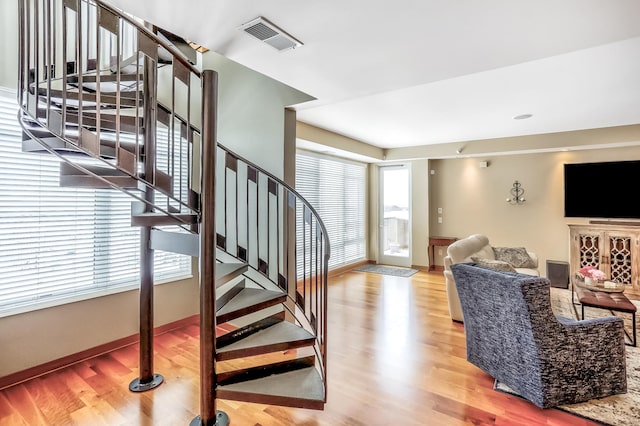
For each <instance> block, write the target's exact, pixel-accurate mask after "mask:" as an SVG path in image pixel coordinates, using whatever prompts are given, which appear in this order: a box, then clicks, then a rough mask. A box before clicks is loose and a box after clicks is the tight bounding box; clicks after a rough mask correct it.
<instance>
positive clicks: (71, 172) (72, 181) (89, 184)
mask: <svg viewBox="0 0 640 426" xmlns="http://www.w3.org/2000/svg"><path fill="white" fill-rule="evenodd" d="M82 167H83V168H85V169H87V170H88V171H90V172H92V173H95V174H96V175H98V176H102V177H103V178H104V179H106V180H107V181H109V182H110V183H112V184H114V185H117V186H119V187H121V188H127V189H134V190H137V189H139V182H138V181H137V180H136V179H134V178H132V177H131V176H129V175H128V174H126V173H124V172H121V171H119V170H118V169H115V168H111V167H105V166H99V165H90V164H83V165H82ZM60 186H62V187H73V188H102V189H105V188H106V189H110V188H111V185H109V184H108V183H106V182H104V181H103V180H101V179H99V178H97V177H95V176H93V175H91V174H88V173H85V172H83V171H82V170H80V169H77V168H76V167H75V166H73V165H72V164H70V163H65V162H61V163H60Z"/></svg>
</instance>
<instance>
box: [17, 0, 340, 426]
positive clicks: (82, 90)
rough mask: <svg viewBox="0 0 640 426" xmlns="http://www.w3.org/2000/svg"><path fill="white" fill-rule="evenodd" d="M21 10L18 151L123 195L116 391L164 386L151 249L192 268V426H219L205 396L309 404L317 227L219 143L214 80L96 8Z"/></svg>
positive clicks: (83, 3)
mask: <svg viewBox="0 0 640 426" xmlns="http://www.w3.org/2000/svg"><path fill="white" fill-rule="evenodd" d="M19 5H20V17H19V26H20V33H21V37H20V63H19V67H20V69H19V76H20V81H19V86H18V87H19V95H18V97H19V104H20V106H21V110H20V114H19V120H20V122H21V125H22V127H23V143H22V149H23V150H24V151H27V152H46V153H49V154H50V155H54V156H57V157H58V158H59V159H60V185H62V186H72V187H86V188H103V189H104V188H107V189H113V190H117V191H122V192H124V193H126V194H128V195H129V196H130V197H131V199H132V208H131V225H132V226H138V227H140V229H141V232H140V235H141V237H140V238H141V243H140V246H141V249H140V250H141V265H140V270H141V274H140V276H141V282H140V368H139V377H138V378H136V379H135V380H134V381H133V382H131V384H130V389H131V390H132V391H134V392H142V391H148V390H151V389H153V388H155V387H156V386H158V385H160V384H161V383H162V382H163V380H164V378H163V377H162V375H161V374H158V373H156V372H154V370H153V251H154V250H164V251H171V252H175V253H180V254H183V255H188V256H194V257H198V260H199V271H198V277H199V278H198V279H199V281H200V415H199V416H197V417H196V418H194V419H193V421H192V422H191V424H193V425H200V424H202V425H214V424H215V425H226V424H228V423H229V419H228V417H227V416H226V414H225V413H223V412H221V411H218V410H216V400H217V399H229V400H237V401H246V402H256V403H263V404H272V405H283V406H291V407H301V408H311V409H322V408H323V407H324V403H325V402H326V389H327V386H326V377H327V374H326V360H327V356H326V345H327V337H326V336H327V297H326V294H327V262H328V259H329V253H330V248H329V242H328V237H327V234H326V230H325V228H324V225H323V224H322V221H321V219H320V218H319V216H318V215H317V213H316V211H315V210H314V209H313V207H311V205H309V203H308V202H306V201H305V200H304V198H302V197H301V196H300V195H299V194H298V193H297V192H296V191H295V190H294V189H292V188H291V187H289V186H287V185H286V184H285V183H283V182H282V181H281V180H279V179H278V178H276V177H275V176H273V175H271V174H269V173H268V172H266V171H265V170H263V169H261V168H260V167H259V166H258V165H255V164H252V163H250V162H248V161H247V160H245V159H243V158H242V157H240V156H239V155H237V154H235V153H234V152H232V151H230V150H229V149H227V148H225V147H224V146H222V145H220V144H218V143H217V140H216V126H217V122H216V109H217V104H216V102H217V101H216V97H217V75H216V73H215V72H214V71H212V70H204V71H200V70H199V69H198V68H197V66H196V65H195V63H196V62H197V55H195V52H194V51H193V49H191V48H190V47H189V45H188V43H187V42H185V41H184V40H182V39H181V38H180V37H178V36H175V35H173V34H170V33H168V32H166V31H163V30H159V29H157V28H155V27H153V26H152V25H149V24H147V23H144V22H142V21H140V20H139V19H137V18H135V17H132V16H130V15H128V14H126V13H124V12H122V11H120V10H117V9H115V8H113V7H111V6H109V5H107V4H104V3H102V2H101V1H98V0H19ZM223 323H228V324H230V325H229V326H226V327H219V326H220V325H222V324H223ZM221 330H231V331H227V332H223V333H222V334H220V333H221ZM216 331H218V335H216Z"/></svg>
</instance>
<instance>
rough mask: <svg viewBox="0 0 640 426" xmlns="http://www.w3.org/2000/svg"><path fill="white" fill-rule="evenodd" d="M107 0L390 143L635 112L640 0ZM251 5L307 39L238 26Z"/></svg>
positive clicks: (342, 127)
mask: <svg viewBox="0 0 640 426" xmlns="http://www.w3.org/2000/svg"><path fill="white" fill-rule="evenodd" d="M109 2H110V3H113V4H115V5H116V6H119V7H121V8H123V9H124V10H126V11H128V12H130V13H133V14H134V15H137V16H139V17H141V18H143V19H146V20H148V21H150V22H154V23H155V24H157V25H159V26H160V27H163V28H165V29H167V30H170V31H172V32H174V33H176V34H179V35H181V36H183V37H185V38H187V39H190V40H193V41H195V42H197V43H199V44H201V45H203V46H205V47H208V48H210V49H211V50H214V51H216V52H218V53H220V54H223V55H224V56H226V57H228V58H230V59H232V60H234V61H236V62H239V63H241V64H243V65H245V66H247V67H249V68H252V69H254V70H256V71H259V72H261V73H263V74H266V75H268V76H270V77H272V78H275V79H277V80H279V81H281V82H283V83H285V84H288V85H290V86H292V87H294V88H296V89H298V90H301V91H303V92H305V93H308V94H309V95H311V96H314V97H315V98H316V99H317V100H316V101H312V102H308V103H305V104H301V105H298V106H296V107H295V109H297V111H298V114H297V116H298V119H299V120H300V121H303V122H306V123H309V124H312V125H315V126H318V127H321V128H325V129H328V130H331V131H334V132H337V133H340V134H343V135H345V136H350V137H353V138H355V139H358V140H361V141H363V142H366V143H369V144H372V145H376V146H379V147H383V148H394V147H406V146H419V145H430V144H438V143H447V142H457V141H468V140H478V139H487V138H497V137H507V136H519V135H530V134H539V133H550V132H561V131H568V130H579V129H590V128H599V127H609V126H620V125H628V124H638V123H640V1H638V0H562V1H558V0H536V1H522V0H483V1H478V0H457V1H451V0H394V1H393V2H391V1H388V0H348V1H344V0H343V1H337V0H324V1H318V0H315V1H314V0H261V1H248V0H216V1H212V0H183V1H180V2H177V1H173V0H161V1H159V0H156V1H154V2H151V1H147V2H130V1H127V0H109ZM151 4H152V5H153V6H152V7H150V5H151ZM257 16H264V17H266V18H267V19H269V20H270V21H272V22H274V23H275V24H277V25H278V26H280V27H281V28H282V29H284V30H285V31H287V32H289V33H290V34H291V35H293V36H294V37H296V38H297V39H299V40H301V41H302V42H303V43H304V46H302V47H300V48H298V49H295V50H288V51H283V52H279V51H277V50H275V49H274V48H272V47H270V46H268V45H266V44H264V43H262V42H260V41H258V40H257V39H255V38H253V37H251V36H250V35H248V34H246V33H244V32H242V31H240V30H238V27H239V26H240V25H241V24H243V23H245V22H248V21H250V20H251V19H253V18H255V17H257ZM525 113H528V114H533V117H532V118H530V119H528V120H514V119H513V117H514V116H516V115H519V114H525Z"/></svg>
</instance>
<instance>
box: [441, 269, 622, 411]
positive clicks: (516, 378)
mask: <svg viewBox="0 0 640 426" xmlns="http://www.w3.org/2000/svg"><path fill="white" fill-rule="evenodd" d="M451 272H452V273H453V276H454V278H455V281H456V286H457V289H458V295H459V297H460V303H461V305H462V312H463V316H464V329H465V334H466V342H467V360H468V361H469V362H471V363H472V364H474V365H476V366H477V367H479V368H480V369H482V370H484V371H485V372H487V373H489V374H490V375H491V376H493V377H494V378H495V379H497V380H498V381H500V382H502V383H503V384H505V385H507V386H509V387H510V388H511V389H513V390H514V391H515V392H516V393H518V394H519V395H520V396H522V397H524V398H526V399H528V400H529V401H531V402H533V403H534V404H535V405H537V406H539V407H542V408H548V407H553V406H557V405H561V404H572V403H577V402H583V401H587V400H589V399H592V398H600V397H604V396H608V395H613V394H619V393H625V392H626V391H627V377H626V364H625V344H624V329H623V321H622V319H621V318H617V317H615V316H608V317H602V318H598V319H589V320H583V321H574V320H570V319H567V318H562V317H556V316H555V315H554V314H553V312H552V310H551V300H550V290H549V281H548V280H547V279H546V278H539V277H533V276H528V275H523V274H519V273H512V272H503V271H497V270H493V269H490V268H484V267H479V266H476V265H471V264H464V263H459V264H454V265H451Z"/></svg>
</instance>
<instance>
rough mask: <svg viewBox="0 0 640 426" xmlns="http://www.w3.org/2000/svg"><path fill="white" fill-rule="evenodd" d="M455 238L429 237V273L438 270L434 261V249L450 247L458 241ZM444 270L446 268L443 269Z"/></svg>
mask: <svg viewBox="0 0 640 426" xmlns="http://www.w3.org/2000/svg"><path fill="white" fill-rule="evenodd" d="M456 240H457V238H455V237H429V247H428V249H427V251H428V254H429V271H435V270H436V262H435V259H434V254H433V252H434V248H435V247H449V245H450V244H451V243H453V242H454V241H456ZM442 268H443V269H444V266H443V267H442Z"/></svg>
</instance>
